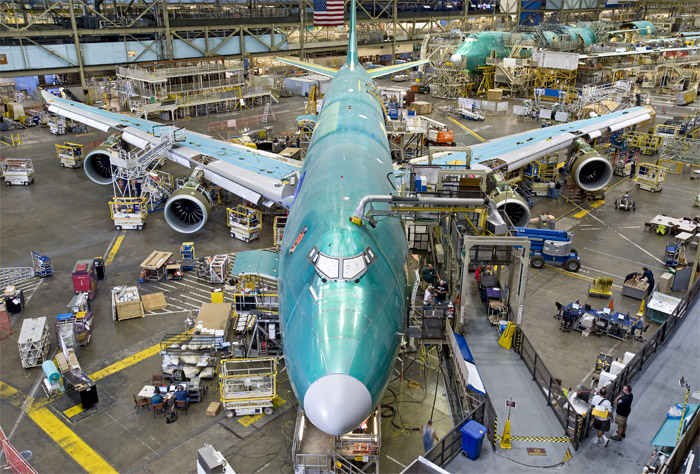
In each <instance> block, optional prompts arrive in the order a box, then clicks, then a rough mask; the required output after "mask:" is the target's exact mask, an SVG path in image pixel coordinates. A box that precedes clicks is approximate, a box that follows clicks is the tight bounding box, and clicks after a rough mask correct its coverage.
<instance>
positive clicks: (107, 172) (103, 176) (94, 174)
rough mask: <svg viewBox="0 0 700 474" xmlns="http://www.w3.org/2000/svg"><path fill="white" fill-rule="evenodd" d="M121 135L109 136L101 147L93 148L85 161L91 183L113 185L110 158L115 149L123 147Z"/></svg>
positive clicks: (86, 171)
mask: <svg viewBox="0 0 700 474" xmlns="http://www.w3.org/2000/svg"><path fill="white" fill-rule="evenodd" d="M121 136H122V134H121V133H115V134H112V135H110V136H109V138H107V140H105V141H104V142H102V144H101V145H99V146H97V147H95V148H93V149H92V150H91V151H90V153H88V154H87V156H86V157H85V160H84V161H83V169H84V170H85V174H86V175H87V177H88V178H90V181H92V182H94V183H97V184H111V183H112V164H111V163H110V160H109V157H110V155H111V152H112V150H113V149H116V148H118V147H120V146H121Z"/></svg>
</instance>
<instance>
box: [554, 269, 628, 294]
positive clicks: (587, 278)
mask: <svg viewBox="0 0 700 474" xmlns="http://www.w3.org/2000/svg"><path fill="white" fill-rule="evenodd" d="M545 267H546V268H548V269H550V270H554V271H555V272H559V273H561V274H562V275H568V276H570V277H574V278H578V279H579V280H585V281H593V278H592V277H589V276H586V275H579V274H578V273H572V272H567V271H566V270H564V269H561V268H557V267H552V266H550V265H545ZM612 287H613V288H615V289H616V290H622V287H621V286H620V285H613V286H612Z"/></svg>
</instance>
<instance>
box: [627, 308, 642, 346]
mask: <svg viewBox="0 0 700 474" xmlns="http://www.w3.org/2000/svg"><path fill="white" fill-rule="evenodd" d="M630 320H631V321H633V322H634V324H633V325H632V333H631V335H632V337H633V338H634V339H637V340H638V341H643V340H644V337H643V336H642V332H644V315H643V314H637V317H636V318H635V317H632V318H630ZM637 330H639V335H636V334H635V332H636V331H637Z"/></svg>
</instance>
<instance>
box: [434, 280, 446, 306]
mask: <svg viewBox="0 0 700 474" xmlns="http://www.w3.org/2000/svg"><path fill="white" fill-rule="evenodd" d="M449 289H450V287H449V285H448V284H447V280H439V281H438V284H437V286H436V287H435V303H436V304H445V303H446V302H447V293H449Z"/></svg>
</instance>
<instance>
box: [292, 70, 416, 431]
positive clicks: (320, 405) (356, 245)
mask: <svg viewBox="0 0 700 474" xmlns="http://www.w3.org/2000/svg"><path fill="white" fill-rule="evenodd" d="M371 87H372V80H371V78H370V77H369V75H368V74H367V73H366V72H365V70H364V69H362V68H361V67H359V66H358V67H356V68H355V69H354V70H352V69H350V68H349V67H347V66H344V67H343V68H342V69H340V70H339V71H338V72H337V73H336V75H335V77H334V78H333V79H332V81H331V83H330V85H329V87H328V90H327V92H326V95H325V97H324V103H323V110H322V111H321V113H320V115H319V117H318V121H317V125H316V129H315V131H314V134H313V137H312V140H311V143H310V146H309V151H308V153H307V155H306V161H305V162H304V167H303V169H302V175H303V182H302V183H301V185H300V188H299V190H298V195H297V197H296V199H295V201H294V203H293V204H292V207H291V209H290V212H289V218H288V221H287V225H286V227H285V232H284V239H283V242H282V245H281V249H282V250H281V252H280V278H279V282H280V289H279V290H280V291H279V304H280V319H281V329H282V331H283V344H284V354H285V360H286V365H287V371H288V374H289V379H290V381H291V384H292V388H293V390H294V392H295V395H296V396H297V398H298V400H299V401H300V402H301V404H302V406H303V408H304V410H305V412H306V414H307V416H309V418H310V419H311V421H312V422H313V423H314V424H316V426H318V427H319V428H320V429H322V430H323V431H325V432H327V433H330V434H336V435H339V434H343V433H346V432H348V431H350V430H352V429H353V428H355V427H357V426H358V425H359V424H360V423H361V422H362V421H364V419H365V418H366V417H367V416H368V415H369V414H370V412H371V410H372V409H373V408H374V407H376V406H377V404H378V403H379V402H380V398H381V396H382V394H383V392H384V390H385V388H386V386H387V384H388V380H389V377H390V375H391V369H392V367H393V363H394V358H395V356H396V354H397V351H398V347H399V342H400V332H401V331H402V329H403V326H404V315H405V314H406V270H405V267H406V260H407V255H408V250H407V244H406V237H405V234H404V231H403V228H402V225H401V222H400V220H399V219H396V218H386V219H384V220H382V221H380V222H378V223H377V225H376V227H374V228H373V227H371V226H357V225H355V224H352V223H351V222H349V217H350V216H352V214H353V211H354V210H355V208H356V207H357V204H358V202H359V201H360V199H361V198H362V197H363V196H365V195H368V194H390V193H392V192H393V191H394V190H395V189H394V185H393V184H392V183H393V180H394V177H393V168H392V161H391V154H390V152H389V144H388V141H387V138H386V132H385V128H384V116H383V111H382V106H381V104H380V102H379V100H378V99H377V97H376V96H375V95H374V94H373V93H371V92H370V91H369V90H368V89H370V88H371ZM375 207H381V205H377V206H375ZM352 257H354V258H352Z"/></svg>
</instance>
